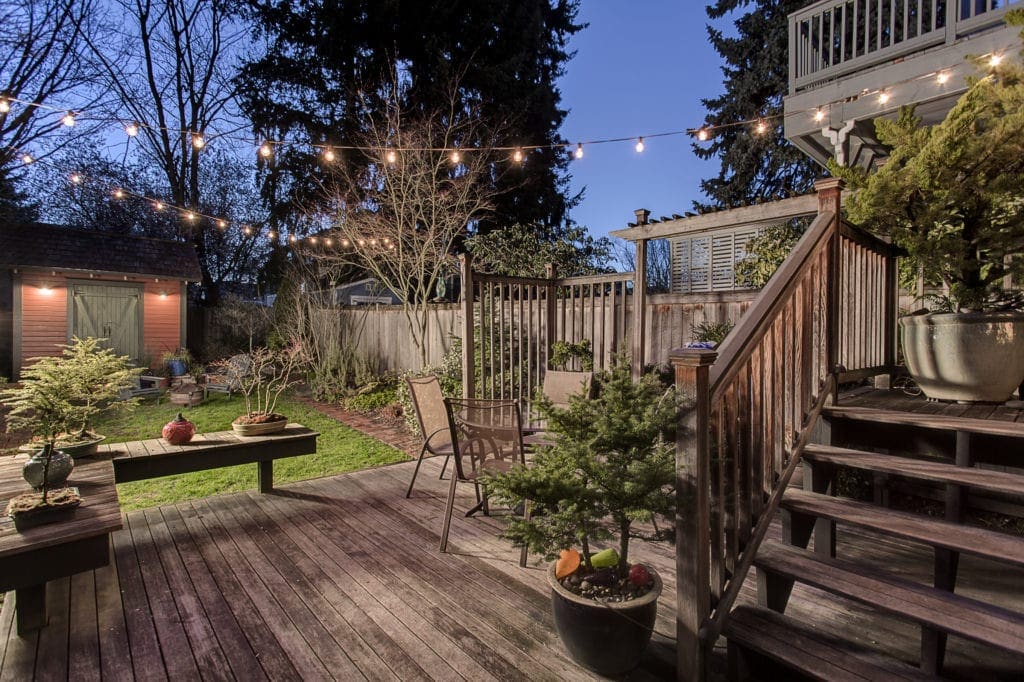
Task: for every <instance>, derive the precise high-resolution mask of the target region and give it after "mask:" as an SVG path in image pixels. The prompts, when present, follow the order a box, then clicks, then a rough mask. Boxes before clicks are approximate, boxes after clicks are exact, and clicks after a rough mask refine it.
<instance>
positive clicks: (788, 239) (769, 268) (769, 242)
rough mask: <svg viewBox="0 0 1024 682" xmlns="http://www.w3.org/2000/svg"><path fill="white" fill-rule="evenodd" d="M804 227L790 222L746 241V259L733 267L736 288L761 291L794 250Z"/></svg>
mask: <svg viewBox="0 0 1024 682" xmlns="http://www.w3.org/2000/svg"><path fill="white" fill-rule="evenodd" d="M805 228H806V225H805V224H804V223H803V222H799V221H797V222H793V223H790V224H783V225H772V226H771V227H767V228H765V229H764V230H763V231H762V232H761V233H760V234H758V235H757V236H756V237H751V238H750V240H749V241H747V246H746V252H747V255H746V257H744V258H743V260H741V261H739V262H738V263H736V286H738V287H748V288H751V289H760V288H761V287H763V286H764V285H765V284H768V280H769V279H771V276H772V275H774V274H775V271H776V270H778V269H779V266H780V265H782V262H783V261H784V260H786V257H787V256H789V252H790V251H792V250H793V247H794V246H796V243H797V240H799V239H800V235H802V234H803V233H804V229H805Z"/></svg>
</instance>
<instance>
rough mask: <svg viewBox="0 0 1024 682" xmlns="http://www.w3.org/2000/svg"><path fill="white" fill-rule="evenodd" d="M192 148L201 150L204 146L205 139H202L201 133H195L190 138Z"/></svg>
mask: <svg viewBox="0 0 1024 682" xmlns="http://www.w3.org/2000/svg"><path fill="white" fill-rule="evenodd" d="M192 146H193V147H195V148H196V149H202V148H203V147H205V146H206V138H204V137H203V134H202V133H196V134H195V135H193V136H192Z"/></svg>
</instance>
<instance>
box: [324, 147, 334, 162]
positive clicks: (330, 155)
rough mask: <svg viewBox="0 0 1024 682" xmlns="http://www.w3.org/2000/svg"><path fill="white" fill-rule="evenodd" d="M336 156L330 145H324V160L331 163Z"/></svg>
mask: <svg viewBox="0 0 1024 682" xmlns="http://www.w3.org/2000/svg"><path fill="white" fill-rule="evenodd" d="M334 158H335V157H334V150H333V149H331V148H330V147H324V161H326V162H327V163H330V162H331V161H334Z"/></svg>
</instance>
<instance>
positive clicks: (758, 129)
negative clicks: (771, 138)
mask: <svg viewBox="0 0 1024 682" xmlns="http://www.w3.org/2000/svg"><path fill="white" fill-rule="evenodd" d="M754 132H755V133H757V134H758V135H764V134H765V133H767V132H768V124H767V123H765V122H764V121H758V122H757V125H756V126H754Z"/></svg>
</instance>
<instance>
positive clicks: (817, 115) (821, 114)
mask: <svg viewBox="0 0 1024 682" xmlns="http://www.w3.org/2000/svg"><path fill="white" fill-rule="evenodd" d="M814 120H815V121H816V122H817V123H821V122H822V121H824V120H825V110H824V109H818V110H816V111H815V112H814Z"/></svg>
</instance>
